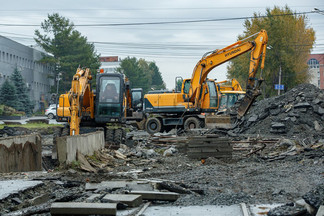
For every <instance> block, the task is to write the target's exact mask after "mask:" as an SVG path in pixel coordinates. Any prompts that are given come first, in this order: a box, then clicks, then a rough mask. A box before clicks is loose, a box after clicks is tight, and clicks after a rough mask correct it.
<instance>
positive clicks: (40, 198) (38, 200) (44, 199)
mask: <svg viewBox="0 0 324 216" xmlns="http://www.w3.org/2000/svg"><path fill="white" fill-rule="evenodd" d="M49 200H50V196H49V194H42V195H40V196H37V197H34V198H32V199H30V200H28V203H29V204H30V205H31V206H35V205H40V204H42V203H46V202H48V201H49Z"/></svg>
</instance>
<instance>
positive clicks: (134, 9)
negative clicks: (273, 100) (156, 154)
mask: <svg viewBox="0 0 324 216" xmlns="http://www.w3.org/2000/svg"><path fill="white" fill-rule="evenodd" d="M317 6H318V7H323V6H324V5H317ZM290 7H291V8H297V7H303V8H305V7H313V6H310V5H293V6H291V5H290ZM244 8H254V9H258V8H262V9H264V7H250V6H239V7H194V8H192V7H191V8H190V7H187V8H185V7H181V8H179V7H175V8H168V7H166V8H161V7H159V8H44V9H32V8H31V9H11V10H10V9H8V10H7V9H1V10H0V12H40V11H44V12H48V11H49V10H51V11H147V10H149V11H164V10H177V11H179V10H224V9H244Z"/></svg>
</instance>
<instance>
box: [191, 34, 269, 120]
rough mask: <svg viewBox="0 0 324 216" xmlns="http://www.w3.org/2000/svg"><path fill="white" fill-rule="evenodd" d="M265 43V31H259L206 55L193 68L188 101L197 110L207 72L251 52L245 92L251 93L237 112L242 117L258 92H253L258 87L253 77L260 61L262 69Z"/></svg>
mask: <svg viewBox="0 0 324 216" xmlns="http://www.w3.org/2000/svg"><path fill="white" fill-rule="evenodd" d="M255 35H257V37H256V38H255V39H254V40H253V41H247V39H249V38H251V37H253V36H255ZM267 42H268V36H267V32H266V31H265V30H261V31H260V32H259V33H257V34H254V35H251V36H250V37H248V38H246V39H244V40H240V41H237V42H236V43H234V44H232V45H230V46H227V47H225V48H223V49H221V50H214V51H212V52H209V53H206V54H205V55H204V56H203V58H202V59H201V60H200V61H199V62H198V63H197V64H196V67H195V68H194V71H193V74H192V78H191V86H190V90H189V100H190V101H191V102H193V103H194V105H195V107H197V108H199V107H198V106H199V104H200V103H199V101H200V98H201V90H202V86H203V83H204V82H205V80H206V78H207V75H208V74H209V72H210V71H211V70H212V69H214V68H215V67H217V66H218V65H220V64H223V63H225V62H227V61H229V60H231V59H233V58H235V57H237V56H239V55H242V54H244V53H246V52H248V51H250V50H252V52H251V58H250V69H249V80H248V85H247V91H250V90H251V91H252V92H251V94H250V97H248V98H247V99H246V100H245V103H244V106H243V107H241V109H240V111H239V115H240V116H241V115H244V114H245V112H246V111H247V109H248V108H249V106H250V105H251V104H252V102H253V100H254V99H255V95H256V94H257V92H259V91H256V90H255V89H256V88H258V87H259V85H260V84H259V83H257V85H256V79H255V75H256V72H257V68H258V66H259V63H260V60H261V59H262V62H261V70H262V69H263V67H264V59H265V52H266V45H267ZM253 98H254V99H253Z"/></svg>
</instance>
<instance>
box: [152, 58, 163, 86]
mask: <svg viewBox="0 0 324 216" xmlns="http://www.w3.org/2000/svg"><path fill="white" fill-rule="evenodd" d="M149 69H150V70H151V71H152V72H153V74H152V88H154V89H165V83H164V82H163V78H162V75H161V72H160V70H159V68H158V66H157V65H156V64H155V62H150V63H149Z"/></svg>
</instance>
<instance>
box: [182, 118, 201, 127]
mask: <svg viewBox="0 0 324 216" xmlns="http://www.w3.org/2000/svg"><path fill="white" fill-rule="evenodd" d="M202 127H203V122H202V121H201V120H199V119H198V118H196V117H189V118H187V119H186V120H185V122H184V129H185V130H190V129H195V128H202Z"/></svg>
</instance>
